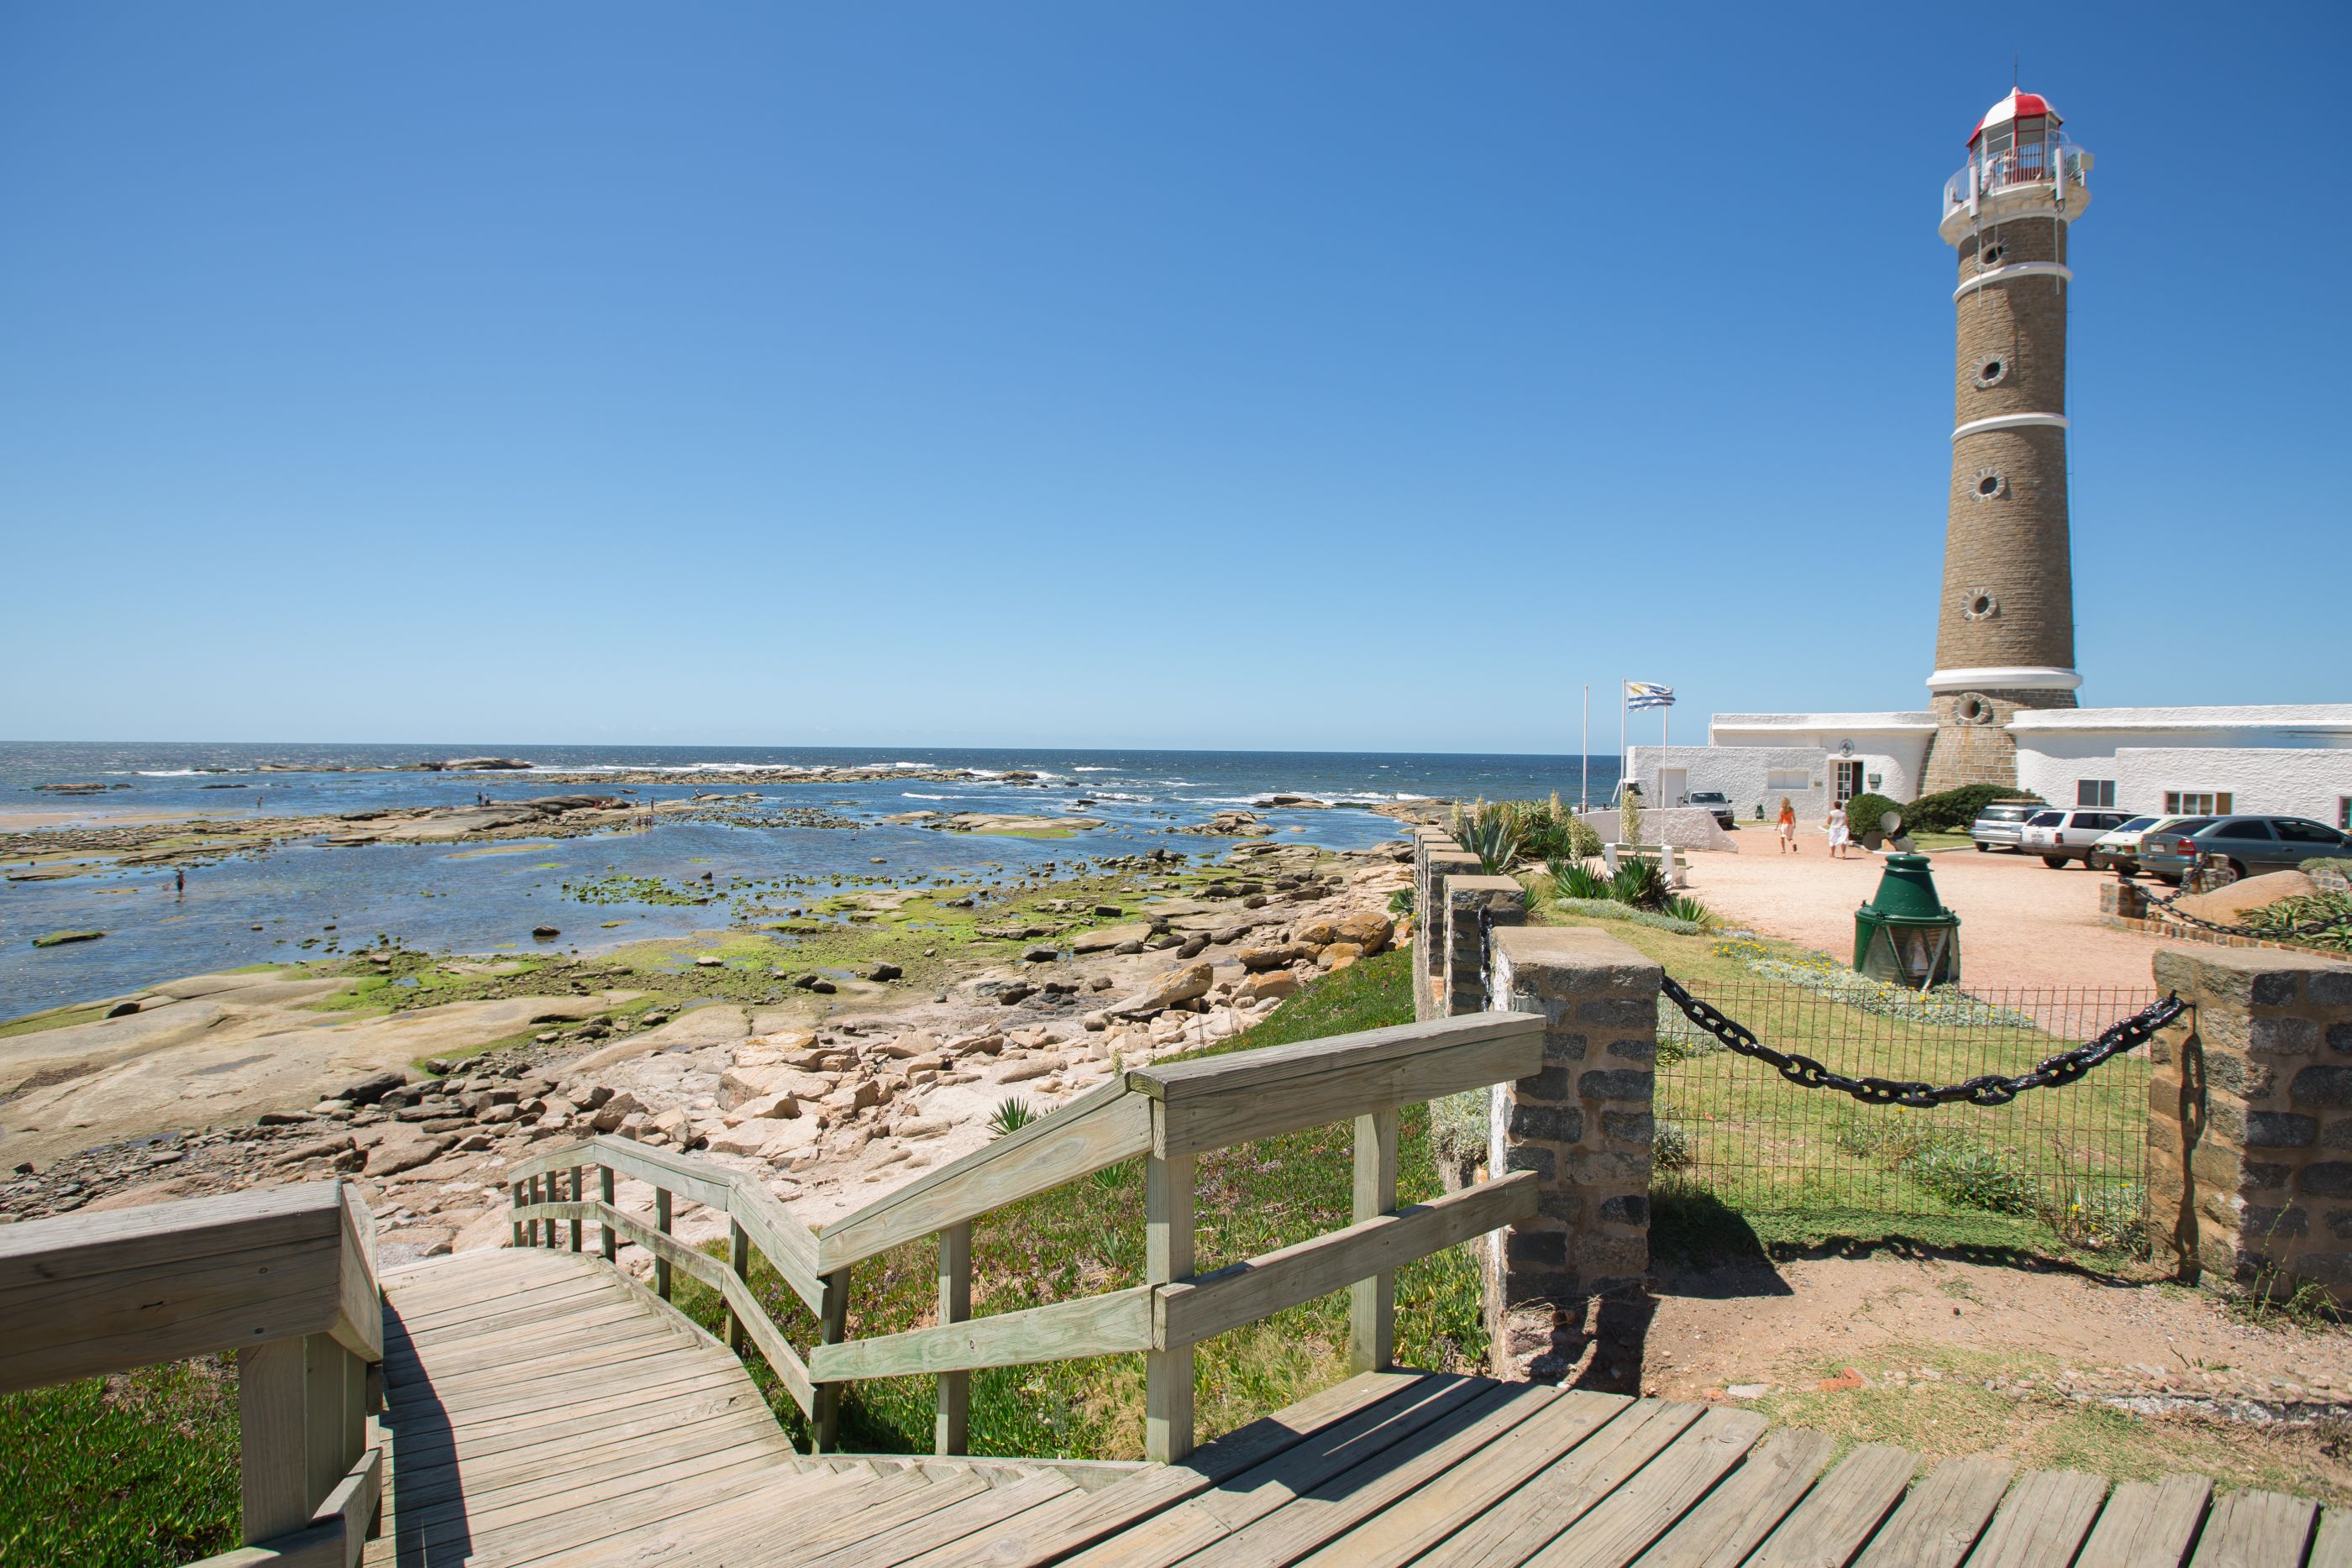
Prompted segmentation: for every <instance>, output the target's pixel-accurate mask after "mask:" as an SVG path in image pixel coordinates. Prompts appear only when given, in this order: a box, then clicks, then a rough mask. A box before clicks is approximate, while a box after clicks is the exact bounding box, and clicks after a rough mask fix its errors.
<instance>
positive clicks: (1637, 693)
mask: <svg viewBox="0 0 2352 1568" xmlns="http://www.w3.org/2000/svg"><path fill="white" fill-rule="evenodd" d="M1625 706H1627V707H1631V708H1643V707H1672V706H1675V688H1674V687H1672V686H1662V685H1658V684H1657V683H1656V682H1654V681H1627V682H1626V683H1625Z"/></svg>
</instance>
